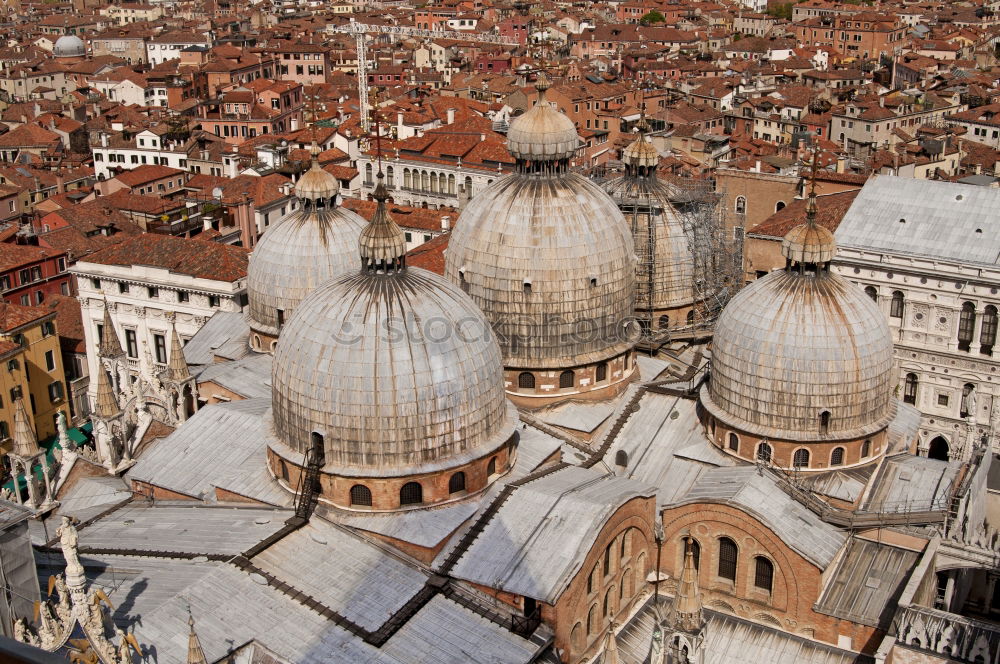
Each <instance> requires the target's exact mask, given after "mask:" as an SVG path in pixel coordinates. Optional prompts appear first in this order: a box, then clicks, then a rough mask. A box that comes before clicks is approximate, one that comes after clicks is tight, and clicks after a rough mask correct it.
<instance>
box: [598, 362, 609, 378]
mask: <svg viewBox="0 0 1000 664" xmlns="http://www.w3.org/2000/svg"><path fill="white" fill-rule="evenodd" d="M595 374H596V380H597V382H601V381H602V380H607V379H608V363H607V362H601V363H600V364H598V365H597V370H596V372H595Z"/></svg>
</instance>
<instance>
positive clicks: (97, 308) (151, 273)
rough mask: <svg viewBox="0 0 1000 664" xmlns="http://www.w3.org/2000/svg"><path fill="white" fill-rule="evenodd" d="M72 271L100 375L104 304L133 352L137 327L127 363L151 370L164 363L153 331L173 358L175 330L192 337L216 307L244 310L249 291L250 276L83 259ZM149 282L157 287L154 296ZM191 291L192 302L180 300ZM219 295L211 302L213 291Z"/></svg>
mask: <svg viewBox="0 0 1000 664" xmlns="http://www.w3.org/2000/svg"><path fill="white" fill-rule="evenodd" d="M72 273H73V274H75V275H76V279H77V285H78V290H79V300H80V304H81V309H82V313H83V331H84V338H85V340H86V346H87V368H88V371H89V373H90V376H96V375H97V373H96V371H97V367H98V360H99V351H98V347H99V342H98V337H97V326H98V325H100V324H102V323H103V322H104V303H105V301H107V303H108V305H109V308H110V309H111V318H112V321H113V323H114V325H115V331H116V332H117V334H118V339H119V341H121V344H122V348H123V349H125V351H126V353H128V347H127V342H126V335H125V330H126V329H130V330H135V332H136V346H137V348H136V350H137V352H136V353H135V355H136V356H135V357H129V360H128V364H129V368H130V370H131V371H132V373H133V374H136V373H139V372H146V373H151V372H153V371H155V370H157V369H162V368H163V367H164V366H165V365H162V364H159V363H156V359H155V358H156V349H155V342H154V335H156V334H162V335H164V336H165V341H166V350H167V353H168V357H167V360H169V352H170V330H171V326H172V325H176V326H177V334H178V336H180V338H181V343H184V342H185V341H186V340H187V339H190V338H191V337H192V336H194V334H195V333H196V332H197V331H198V330H200V329H201V327H202V326H203V325H204V324H205V323H207V322H208V319H209V318H211V317H212V315H213V314H214V313H215V312H217V311H240V309H241V306H240V298H241V296H242V294H243V293H244V292H245V290H246V280H245V279H239V280H237V281H234V282H225V281H215V280H211V279H199V278H196V277H192V276H189V275H183V274H175V273H172V272H170V271H169V270H166V269H163V268H157V267H150V266H143V265H133V266H131V267H122V266H116V265H99V264H96V263H87V262H86V261H81V262H79V263H77V264H76V265H75V266H74V267H73V269H72ZM120 284H128V292H127V293H122V292H121V291H120ZM149 287H154V288H157V289H158V293H157V294H156V296H155V297H153V296H151V295H150V292H149V290H148V289H149ZM182 292H184V293H187V294H188V295H187V296H188V301H187V302H181V301H180V293H182ZM213 295H214V296H217V297H218V298H219V301H218V306H212V305H211V303H210V300H209V298H210V296H213ZM96 389H97V381H96V380H91V381H90V391H89V397H90V401H91V404H93V401H94V396H95V394H96Z"/></svg>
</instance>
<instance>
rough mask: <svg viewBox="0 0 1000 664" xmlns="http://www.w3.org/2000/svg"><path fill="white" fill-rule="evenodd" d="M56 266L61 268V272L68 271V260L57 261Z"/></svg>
mask: <svg viewBox="0 0 1000 664" xmlns="http://www.w3.org/2000/svg"><path fill="white" fill-rule="evenodd" d="M56 264H57V265H58V266H59V271H60V272H65V271H66V259H65V258H60V259H59V260H57V261H56Z"/></svg>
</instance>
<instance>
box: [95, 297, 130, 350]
mask: <svg viewBox="0 0 1000 664" xmlns="http://www.w3.org/2000/svg"><path fill="white" fill-rule="evenodd" d="M101 329H102V332H101V347H100V352H101V357H103V358H105V359H111V358H115V357H121V356H122V355H124V354H125V351H124V350H122V342H121V341H119V340H118V332H116V331H115V325H114V323H113V322H112V320H111V310H110V309H108V302H107V300H105V301H104V324H103V326H102V328H101Z"/></svg>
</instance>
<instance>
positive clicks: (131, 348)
mask: <svg viewBox="0 0 1000 664" xmlns="http://www.w3.org/2000/svg"><path fill="white" fill-rule="evenodd" d="M125 352H126V353H127V354H128V356H129V357H131V358H132V359H135V358H137V357H139V344H138V343H136V337H135V330H129V329H126V330H125Z"/></svg>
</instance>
